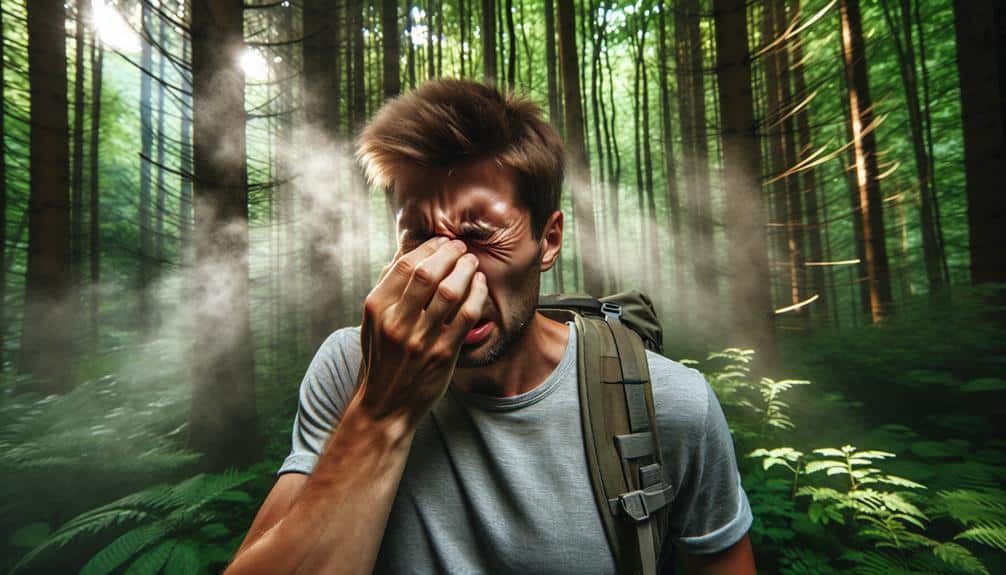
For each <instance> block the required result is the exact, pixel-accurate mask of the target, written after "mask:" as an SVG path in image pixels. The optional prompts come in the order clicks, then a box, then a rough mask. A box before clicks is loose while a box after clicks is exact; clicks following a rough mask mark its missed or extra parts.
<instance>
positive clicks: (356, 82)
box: [349, 0, 412, 319]
mask: <svg viewBox="0 0 1006 575" xmlns="http://www.w3.org/2000/svg"><path fill="white" fill-rule="evenodd" d="M365 6H366V4H365V3H364V2H363V0H353V1H352V2H351V3H350V10H351V20H352V22H351V23H350V30H351V31H352V34H353V54H352V56H353V99H354V100H355V101H356V105H355V106H354V108H353V111H354V115H353V126H352V134H353V135H354V136H355V135H356V134H358V133H359V131H360V129H361V128H362V127H363V123H364V121H365V120H366V118H367V113H366V107H365V106H366V99H367V98H366V96H367V94H366V91H365V90H364V82H365V81H366V79H365V75H364V74H365V72H366V68H365V67H364V64H363V51H364V49H365V46H364V43H363V11H364V9H365ZM409 44H410V45H411V44H412V42H411V41H410V42H409ZM352 177H353V186H352V187H351V188H350V190H351V193H352V194H353V195H354V197H353V198H352V200H353V205H354V206H356V207H357V211H356V213H355V214H354V218H353V228H354V229H353V233H354V237H356V238H367V237H370V231H369V226H370V210H369V206H368V202H367V198H368V197H369V193H368V190H367V186H366V184H364V181H363V174H362V173H360V171H359V170H358V169H357V168H356V166H354V168H353V171H352ZM352 245H353V247H354V249H353V251H352V262H353V270H352V278H353V298H352V300H350V307H351V309H350V310H349V311H350V313H351V315H350V317H352V318H354V319H357V318H359V317H361V315H360V314H361V313H362V311H363V299H364V298H365V297H366V295H367V289H368V286H369V284H370V271H369V268H370V252H369V250H368V247H369V245H370V243H369V242H365V241H363V242H361V241H357V242H355V243H353V244H352Z"/></svg>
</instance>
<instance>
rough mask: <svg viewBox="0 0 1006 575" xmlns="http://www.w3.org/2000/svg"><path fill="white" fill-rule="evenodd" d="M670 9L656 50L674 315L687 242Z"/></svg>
mask: <svg viewBox="0 0 1006 575" xmlns="http://www.w3.org/2000/svg"><path fill="white" fill-rule="evenodd" d="M667 10H668V9H667V8H665V7H661V9H660V12H659V16H658V17H659V20H658V21H657V26H658V39H659V42H660V45H659V47H658V51H657V71H658V74H659V76H660V82H658V85H659V90H660V137H661V150H662V151H663V155H662V156H663V157H662V158H661V159H662V160H663V165H664V192H665V193H666V194H667V206H668V211H669V212H670V213H669V216H670V222H669V223H670V230H671V242H672V245H673V254H674V256H673V261H674V266H673V276H674V281H673V293H674V300H673V301H672V302H670V303H671V304H672V309H673V310H674V311H675V313H677V312H680V311H681V310H683V309H684V302H683V300H682V294H684V291H685V283H684V281H685V275H684V274H683V273H682V270H684V268H685V250H684V242H683V241H682V238H681V198H680V196H679V192H678V173H677V168H676V167H675V165H674V137H673V134H672V133H671V90H670V86H669V85H668V79H669V77H670V71H669V70H668V66H667V61H668V48H667V16H666V13H667Z"/></svg>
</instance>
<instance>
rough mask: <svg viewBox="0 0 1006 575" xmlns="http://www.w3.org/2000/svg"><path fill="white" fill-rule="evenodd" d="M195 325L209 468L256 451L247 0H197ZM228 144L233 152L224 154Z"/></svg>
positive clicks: (200, 429)
mask: <svg viewBox="0 0 1006 575" xmlns="http://www.w3.org/2000/svg"><path fill="white" fill-rule="evenodd" d="M191 28H192V92H193V98H192V102H193V107H194V109H193V118H192V120H193V122H192V128H193V150H194V154H193V163H194V166H195V195H196V200H197V201H196V234H197V238H196V285H195V286H194V287H195V288H196V298H195V303H196V309H197V317H196V322H195V324H194V325H195V326H196V333H195V334H194V335H195V338H194V342H195V345H194V347H193V354H194V362H193V364H194V383H195V388H194V390H193V394H192V410H191V417H190V419H189V442H190V444H191V446H192V447H193V448H195V449H196V450H198V451H200V452H202V453H205V454H206V460H205V464H206V466H207V467H208V468H209V469H213V470H220V469H224V468H226V467H229V466H243V465H247V464H250V463H252V462H254V461H256V460H257V459H258V456H259V454H260V449H261V442H260V438H259V434H258V415H257V411H256V407H255V380H254V369H253V365H252V349H251V329H250V325H249V318H248V182H247V173H246V163H245V162H246V160H245V157H246V155H245V107H244V74H243V72H242V70H241V68H240V67H239V66H238V64H237V61H236V60H235V58H234V57H233V54H238V53H240V52H241V51H242V50H243V49H244V41H243V38H242V3H241V0H207V1H205V2H194V3H193V4H192V25H191ZM222 150H226V151H227V152H228V153H221V151H222Z"/></svg>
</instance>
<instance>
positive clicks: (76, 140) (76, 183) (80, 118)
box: [70, 0, 88, 285]
mask: <svg viewBox="0 0 1006 575" xmlns="http://www.w3.org/2000/svg"><path fill="white" fill-rule="evenodd" d="M87 6H88V2H86V1H85V0H77V6H76V12H77V14H76V18H75V29H74V42H73V44H74V45H73V172H72V173H71V179H70V194H71V198H72V206H71V210H70V221H71V223H72V226H73V230H72V232H71V234H70V260H71V262H72V263H71V270H72V274H73V283H74V284H76V285H80V281H81V279H82V276H83V270H82V267H83V260H84V246H83V242H84V220H83V215H84V72H85V70H84V68H85V66H84V44H85V33H84V30H85V28H84V22H85V21H86V19H87Z"/></svg>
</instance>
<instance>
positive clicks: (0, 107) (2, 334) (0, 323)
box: [0, 10, 8, 365]
mask: <svg viewBox="0 0 1006 575" xmlns="http://www.w3.org/2000/svg"><path fill="white" fill-rule="evenodd" d="M3 24H4V12H3V10H0V134H6V133H7V132H6V131H5V128H6V119H7V98H6V93H5V92H6V90H5V88H6V87H7V78H6V73H7V65H6V62H7V61H6V60H5V59H4V52H5V51H6V48H7V46H6V44H7V42H6V40H5V38H4V35H3V29H4V28H3ZM7 309H8V308H7V149H6V144H5V145H4V146H3V147H0V365H3V362H4V359H5V357H4V356H5V355H6V354H5V353H4V350H5V349H6V347H5V345H4V344H5V343H6V340H7Z"/></svg>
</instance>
